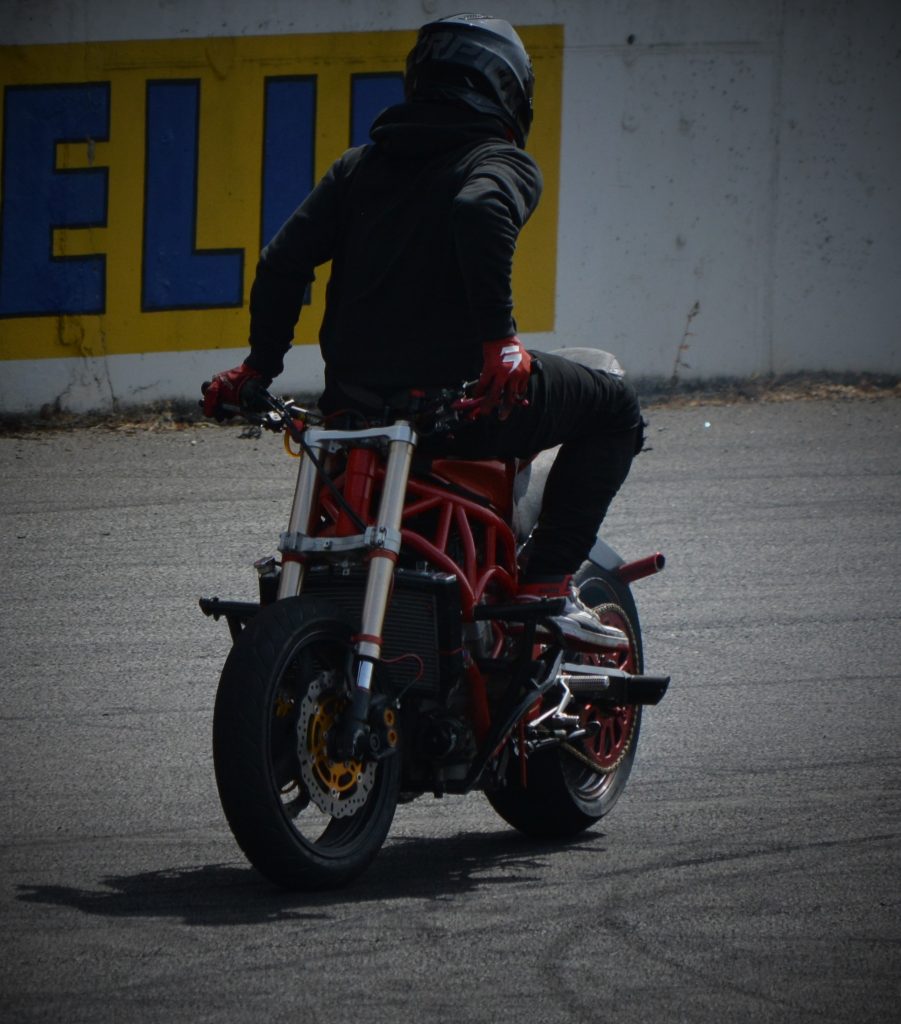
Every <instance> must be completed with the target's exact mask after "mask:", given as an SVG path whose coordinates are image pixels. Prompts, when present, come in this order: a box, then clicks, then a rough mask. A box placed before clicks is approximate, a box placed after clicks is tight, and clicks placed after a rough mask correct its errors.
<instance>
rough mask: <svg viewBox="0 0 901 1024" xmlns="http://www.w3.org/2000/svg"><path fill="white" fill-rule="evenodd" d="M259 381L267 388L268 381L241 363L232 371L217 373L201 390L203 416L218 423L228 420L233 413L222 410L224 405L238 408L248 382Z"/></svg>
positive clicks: (256, 371)
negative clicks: (209, 417)
mask: <svg viewBox="0 0 901 1024" xmlns="http://www.w3.org/2000/svg"><path fill="white" fill-rule="evenodd" d="M252 380H253V381H259V383H260V384H261V385H262V386H263V387H268V385H269V383H270V382H269V381H268V380H267V379H266V378H265V377H264V376H263V375H262V374H261V373H260V372H259V371H258V370H254V369H253V368H252V367H250V366H248V365H247V364H246V363H242V364H241V365H240V366H236V367H235V368H234V369H232V370H223V372H222V373H217V374H216V375H215V377H213V379H212V380H211V381H206V382H204V384H203V387H202V388H201V390H202V392H203V415H204V416H211V417H213V418H214V419H217V420H218V421H219V422H220V423H221V422H222V421H223V420H226V419H230V418H231V416H233V415H234V414H233V413H230V412H227V411H226V410H225V409H223V408H222V406H224V405H233V406H239V405H240V404H241V392H242V390H243V389H244V386H245V385H246V384H247V383H248V382H249V381H252Z"/></svg>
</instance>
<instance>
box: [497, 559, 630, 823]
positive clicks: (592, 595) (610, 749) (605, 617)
mask: <svg viewBox="0 0 901 1024" xmlns="http://www.w3.org/2000/svg"><path fill="white" fill-rule="evenodd" d="M595 572H597V571H596V570H595ZM615 582H616V583H618V582H619V581H615ZM604 584H605V585H604V587H603V588H602V587H601V586H600V583H597V584H595V585H594V586H587V587H585V588H583V590H582V591H581V595H580V596H581V598H582V600H583V602H584V603H585V604H587V605H588V606H589V607H593V608H594V611H595V614H597V616H598V617H599V618H600V620H601V622H603V623H604V624H605V625H610V626H616V627H617V628H618V629H621V630H622V631H623V632H624V633H625V634H626V636H627V637H628V638H629V643H628V647H627V649H624V650H622V651H617V652H612V653H611V654H609V655H606V654H605V655H604V656H603V657H600V656H597V655H592V656H591V657H590V658H588V657H587V656H581V657H580V658H579V659H578V660H581V661H583V662H587V663H589V664H596V665H598V666H599V667H602V666H605V665H606V666H609V667H615V668H620V669H623V670H624V671H626V672H630V673H639V672H641V640H640V636H641V634H640V632H639V624H638V617H637V614H636V613H635V606H634V603H632V601H631V595H629V602H628V603H629V605H630V608H629V609H628V610H627V609H626V608H624V607H623V605H622V604H619V603H616V602H613V601H611V600H610V599H609V596H610V595H611V593H612V584H608V583H607V581H604ZM620 586H622V584H620ZM625 589H626V591H627V592H628V588H625ZM599 597H600V598H602V600H601V602H600V603H596V602H597V598H599ZM573 660H575V659H573ZM573 711H574V709H573V707H572V706H570V707H569V708H567V712H568V713H573ZM578 714H579V719H580V724H581V725H583V726H585V725H588V724H589V723H595V724H594V726H593V728H592V734H591V735H590V736H588V737H585V738H583V739H581V740H576V741H575V742H573V743H566V744H563V745H562V746H559V747H551V748H546V749H544V750H540V751H538V752H537V753H534V754H532V755H531V756H530V757H529V758H528V761H527V765H526V784H525V786H524V785H523V778H522V770H521V765H520V761H519V757H518V756H511V757H510V763H509V766H508V771H507V773H506V780H505V782H506V784H505V785H504V786H503V787H502V788H500V789H497V790H494V791H491V792H489V793H488V794H487V796H488V800H489V802H490V803H491V805H492V806H493V807H494V809H495V810H496V811H497V812H498V814H500V816H501V817H502V818H503V819H504V820H505V821H506V822H507V823H508V824H510V825H512V826H513V827H514V828H516V829H519V831H521V832H524V833H526V834H527V835H531V836H535V837H540V838H562V837H567V836H573V835H577V834H578V833H579V832H582V831H584V830H585V829H586V828H589V827H590V826H591V825H593V824H594V823H595V822H597V821H599V820H600V819H601V818H602V817H604V815H605V814H608V813H609V812H610V811H611V810H612V808H613V805H614V804H615V803H616V801H617V800H618V799H619V797H620V795H621V793H622V791H623V789H624V787H625V785H626V782H627V780H628V778H629V773H630V772H631V770H632V762H633V760H634V758H635V751H636V747H637V744H638V734H639V728H640V725H641V708H640V706H637V705H623V706H620V707H610V706H609V705H604V704H592V703H584V704H582V706H581V707H580V708H579V709H578Z"/></svg>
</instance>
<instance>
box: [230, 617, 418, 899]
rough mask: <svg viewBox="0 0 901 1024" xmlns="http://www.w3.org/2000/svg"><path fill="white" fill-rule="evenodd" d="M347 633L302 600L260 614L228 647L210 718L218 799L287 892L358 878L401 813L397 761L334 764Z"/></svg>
mask: <svg viewBox="0 0 901 1024" xmlns="http://www.w3.org/2000/svg"><path fill="white" fill-rule="evenodd" d="M350 635H351V627H350V625H349V624H348V623H347V622H346V621H345V620H344V619H343V618H342V617H341V614H340V612H338V611H337V610H336V609H335V608H334V607H333V606H331V605H329V604H327V603H326V602H323V601H319V600H316V599H314V598H309V597H298V598H289V599H286V600H283V601H277V602H275V603H274V604H272V605H269V606H267V607H265V608H263V609H262V610H261V611H260V612H259V613H258V614H257V615H256V616H254V618H253V619H252V620H251V621H250V623H249V624H248V626H247V628H246V629H245V630H244V632H243V633H242V634H241V635H240V637H239V638H238V640H237V642H236V644H235V646H234V647H233V648H232V650H231V653H230V654H229V656H228V660H227V661H226V663H225V667H224V668H223V670H222V676H221V678H220V681H219V690H218V693H217V695H216V706H215V712H214V716H213V763H214V766H215V770H216V783H217V785H218V788H219V798H220V801H221V803H222V808H223V810H224V811H225V816H226V819H227V820H228V824H229V827H230V828H231V830H232V833H233V834H234V836H235V839H236V840H237V842H238V845H239V846H240V847H241V849H242V850H243V852H244V854H245V855H246V856H247V858H248V860H249V861H250V862H251V864H253V865H254V867H255V868H256V869H257V870H258V871H260V872H261V873H262V874H263V875H265V876H266V877H267V878H268V879H270V880H271V881H273V882H275V883H277V884H278V885H282V886H285V887H286V888H290V889H307V890H310V889H327V888H333V887H335V886H339V885H343V884H345V883H346V882H348V881H349V880H350V879H352V878H354V877H355V876H356V875H358V874H360V872H362V871H363V870H364V869H365V868H366V867H367V866H368V865H369V864H370V862H371V861H372V860H373V858H374V857H375V856H376V854H377V853H378V851H379V850H380V849H381V846H382V844H383V843H384V841H385V837H386V836H387V834H388V829H389V828H390V826H391V821H392V819H393V817H394V811H395V807H396V806H397V796H398V788H399V783H400V756H399V754H397V753H394V754H391V755H389V756H388V757H386V758H385V759H384V760H381V761H377V762H376V761H347V762H338V761H334V760H332V757H331V755H330V744H329V738H330V735H331V732H332V730H333V728H334V727H335V724H336V722H337V720H338V718H339V716H340V714H341V712H342V711H343V710H344V707H345V706H346V704H347V702H348V700H349V693H350V688H349V679H348V667H349V663H350V652H351V641H350Z"/></svg>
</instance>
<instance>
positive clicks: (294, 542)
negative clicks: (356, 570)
mask: <svg viewBox="0 0 901 1024" xmlns="http://www.w3.org/2000/svg"><path fill="white" fill-rule="evenodd" d="M400 543H401V535H400V530H389V529H388V527H387V526H367V527H366V529H365V530H364V531H363V533H356V534H353V535H352V536H350V537H309V536H307V534H305V533H288V532H287V531H286V532H284V533H283V534H281V536H280V537H279V543H278V549H279V551H281V552H282V554H292V555H312V554H318V555H321V554H326V555H328V554H338V555H340V554H345V553H346V552H349V551H372V550H374V549H376V548H381V549H386V550H388V551H393V552H394V553H395V554H397V553H398V552H399V551H400Z"/></svg>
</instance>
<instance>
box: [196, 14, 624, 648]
mask: <svg viewBox="0 0 901 1024" xmlns="http://www.w3.org/2000/svg"><path fill="white" fill-rule="evenodd" d="M404 84H405V95H406V102H404V103H402V104H400V105H398V106H395V107H392V108H389V109H388V110H385V111H383V112H382V113H381V114H380V115H379V116H378V117H377V118H376V120H375V122H374V124H373V126H372V129H371V132H370V136H371V139H372V143H371V144H369V145H366V146H361V147H356V148H352V149H350V150H348V151H347V152H345V153H344V154H343V156H341V157H340V158H339V159H338V160H337V161H336V162H335V163H334V164H333V165H332V167H331V168H330V169H329V170H328V171H327V173H326V174H325V176H324V178H323V179H322V180H321V181H320V182H319V183H318V185H317V186H316V187H315V188H314V189H313V191H312V192H311V193H310V194H309V196H307V198H306V199H305V200H304V201H303V202H302V203H301V205H300V206H299V207H298V209H297V210H296V211H295V212H294V213H293V214H292V216H291V217H290V218H289V219H288V221H287V222H286V223H285V224H284V225H283V227H282V228H281V229H280V230H279V232H278V233H277V234H276V236H275V237H274V238H273V239H272V241H271V242H270V243H269V244H268V245H267V246H266V247H265V248H264V249H263V252H262V254H261V256H260V260H259V263H258V266H257V271H256V277H255V280H254V283H253V287H252V289H251V294H250V349H251V351H250V354H249V356H248V357H247V358H246V359H245V360H244V362H243V363H242V364H241V366H238V367H235V368H234V369H231V370H227V371H224V372H222V373H219V374H217V375H216V376H215V377H214V378H213V381H212V383H211V385H210V386H209V387H208V388H207V389H206V392H205V396H204V412H205V413H206V415H208V416H217V415H219V416H221V413H219V412H218V406H219V405H220V403H223V402H224V403H230V404H239V402H240V397H241V391H242V389H243V388H244V386H245V385H246V384H247V382H248V381H249V380H257V381H260V382H261V383H263V384H265V385H267V386H268V384H269V383H270V382H271V381H272V379H273V378H274V377H276V376H278V374H279V373H281V372H282V370H283V368H284V366H283V362H282V358H283V356H284V355H285V353H286V352H287V351H288V349H289V348H290V346H291V342H292V339H293V334H294V327H295V325H296V322H297V320H298V317H299V315H300V309H301V305H302V303H303V299H304V294H305V292H306V289H307V286H308V285H309V284H310V282H311V281H312V280H313V278H314V269H315V268H316V267H317V266H319V265H320V264H322V263H324V262H326V261H327V260H331V261H332V269H331V278H330V280H329V283H328V286H327V291H326V310H325V315H324V317H323V321H322V325H321V329H320V348H321V351H322V356H323V359H324V363H325V390H324V392H323V394H322V396H321V398H320V402H319V405H320V408H321V409H322V411H323V412H324V413H327V414H328V413H331V412H334V411H336V410H339V409H347V408H352V407H359V405H360V403H361V402H364V401H365V398H364V391H365V392H366V393H368V394H370V395H371V394H373V393H374V394H375V395H377V396H378V402H379V403H381V405H384V403H385V402H388V401H390V400H391V396H393V395H395V394H397V393H398V392H401V391H403V390H406V391H409V389H411V388H425V389H428V388H431V387H446V386H456V385H459V384H460V383H461V382H462V381H464V380H471V379H475V378H478V385H477V387H476V391H475V394H476V396H478V397H480V398H481V404H480V407H479V410H478V411H479V412H480V415H479V416H477V417H476V418H474V419H473V421H472V422H469V423H467V424H466V425H464V426H461V427H460V428H459V429H457V430H455V434H454V437H453V439H451V440H448V439H444V440H443V441H441V442H440V451H441V454H454V455H460V456H464V457H470V458H483V459H484V458H513V457H518V458H527V457H531V456H533V455H535V454H536V453H537V452H539V451H543V450H545V449H548V448H553V447H555V446H557V445H561V447H560V450H559V453H558V454H557V457H556V459H555V461H554V464H553V467H552V469H551V471H550V475H549V477H548V480H547V485H546V489H545V494H544V501H543V506H542V511H541V516H540V519H539V522H538V525H537V527H536V530H535V534H534V539H533V544H532V549H531V554H530V557H529V563H528V566H527V567H526V570H525V575H524V577H523V581H522V584H521V587H520V594H519V597H520V598H521V599H523V600H529V599H538V598H541V597H556V596H563V597H566V598H567V613H568V614H570V615H572V616H574V617H576V618H578V619H579V620H580V622H581V624H582V625H583V626H584V627H587V628H590V629H593V630H595V631H599V632H600V631H604V627H603V626H601V624H600V623H599V622H598V620H597V619H596V618H595V617H594V616H593V615H591V613H590V612H588V611H587V609H585V607H584V606H583V605H581V602H579V601H578V599H577V597H576V596H575V594H574V593H573V592H572V589H571V577H572V574H573V573H574V572H575V570H576V569H577V568H578V567H579V566H580V565H581V563H582V561H583V560H584V559H585V557H586V555H587V553H588V551H589V550H590V548H591V546H592V544H593V542H594V539H595V537H596V535H597V531H598V527H599V525H600V523H601V521H602V519H603V518H604V515H605V513H606V511H607V508H608V506H609V504H610V502H611V500H612V499H613V497H614V495H615V494H616V492H617V491H618V489H619V487H620V486H621V484H622V483H623V481H624V480H625V478H626V476H627V474H628V472H629V467H630V464H631V462H632V458H633V456H634V455H635V454H636V453H637V452H638V451H639V450H640V449H641V445H642V436H643V425H642V418H641V413H640V409H639V405H638V401H637V398H636V396H635V393H634V391H633V390H632V388H631V386H630V385H628V384H627V383H626V382H625V381H624V380H623V378H622V377H621V376H618V375H615V374H612V373H606V372H602V371H598V370H592V369H588V368H586V367H584V366H581V365H579V364H577V363H574V362H572V361H570V360H567V359H563V358H561V357H558V356H555V355H552V354H546V353H538V352H529V351H527V350H526V349H525V348H524V347H523V346H522V344H521V343H520V341H519V339H518V337H517V336H516V323H515V321H514V319H513V312H512V311H513V300H512V290H511V270H512V262H513V254H514V250H515V247H516V241H517V237H518V235H519V232H520V230H521V229H522V228H523V226H524V225H525V223H526V221H527V220H528V218H529V216H530V215H531V213H532V212H533V210H534V209H535V207H536V205H537V203H538V200H539V197H540V194H541V184H542V183H541V173H540V171H539V169H538V167H537V165H536V164H535V162H534V160H533V159H532V158H531V157H530V156H529V155H528V154H527V153H526V152H525V149H524V147H525V144H526V138H527V136H528V133H529V128H530V126H531V122H532V92H533V84H534V75H533V71H532V64H531V60H530V58H529V55H528V53H527V52H526V50H525V47H524V46H523V43H522V41H521V40H520V38H519V36H518V35H517V33H516V32H515V31H514V29H513V28H512V26H511V25H509V24H508V23H507V22H506V21H502V20H500V19H497V18H492V17H489V16H486V15H480V14H460V15H454V16H453V17H449V18H442V19H441V20H438V21H434V22H430V23H428V24H426V25H424V26H423V27H422V28H421V29H420V31H419V35H418V38H417V42H416V44H415V46H414V47H413V49H412V51H411V52H410V54H409V56H408V58H407V66H406V74H405V79H404ZM429 450H430V453H433V454H437V453H438V449H437V446H436V443H435V442H432V447H431V448H430V449H429Z"/></svg>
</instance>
